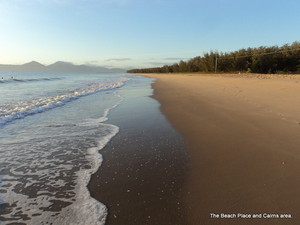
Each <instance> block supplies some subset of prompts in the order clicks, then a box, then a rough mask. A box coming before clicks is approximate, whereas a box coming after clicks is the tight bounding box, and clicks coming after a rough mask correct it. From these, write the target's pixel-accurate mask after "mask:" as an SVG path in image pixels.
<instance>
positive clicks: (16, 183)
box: [0, 71, 151, 225]
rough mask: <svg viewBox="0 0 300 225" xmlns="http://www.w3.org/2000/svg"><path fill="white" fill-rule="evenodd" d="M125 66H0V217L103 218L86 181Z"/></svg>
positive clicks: (35, 220)
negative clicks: (83, 70)
mask: <svg viewBox="0 0 300 225" xmlns="http://www.w3.org/2000/svg"><path fill="white" fill-rule="evenodd" d="M135 79H144V80H145V82H146V83H147V84H148V85H150V83H151V81H150V80H147V78H137V77H134V76H130V75H126V74H76V73H48V72H47V73H41V72H7V71H0V222H1V224H11V223H12V224H14V223H17V224H69V225H70V224H104V223H105V219H106V216H107V209H106V206H105V205H103V204H102V203H101V202H98V201H96V200H95V199H93V198H92V197H91V196H90V193H89V191H88V189H87V184H88V182H89V180H90V176H91V174H93V173H94V172H95V171H96V170H97V169H98V168H99V166H100V165H101V163H102V156H101V154H100V153H99V150H101V149H102V148H103V147H104V146H105V145H106V144H107V143H108V142H109V141H110V140H111V138H112V137H114V136H115V135H116V134H117V133H118V131H119V127H117V126H115V125H113V124H111V123H108V122H107V120H108V118H109V112H110V111H111V110H114V109H115V108H116V107H117V106H118V105H119V104H122V101H123V96H122V95H121V94H120V93H119V92H120V91H119V90H120V88H123V87H125V86H126V85H130V83H132V82H135Z"/></svg>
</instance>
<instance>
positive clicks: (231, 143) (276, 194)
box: [145, 74, 300, 225]
mask: <svg viewBox="0 0 300 225" xmlns="http://www.w3.org/2000/svg"><path fill="white" fill-rule="evenodd" d="M145 76H149V77H154V78H157V81H156V82H155V84H154V85H153V87H154V98H155V99H157V100H158V101H159V102H160V103H161V104H162V106H161V110H162V112H163V113H164V114H165V115H166V116H167V118H168V120H169V121H170V122H171V123H172V124H173V125H174V127H175V128H176V129H177V130H178V131H179V133H180V134H181V135H182V136H183V138H184V139H185V141H186V145H187V148H188V149H187V151H188V154H189V156H190V162H189V170H188V173H187V174H186V180H185V184H184V191H183V193H185V194H183V195H181V197H180V198H182V199H181V200H182V201H183V202H184V213H185V215H186V217H187V223H182V224H193V225H198V224H203V225H206V224H239V225H241V224H247V225H249V224H255V225H256V224H265V225H266V224H272V225H275V224H280V225H285V224H297V223H299V220H300V215H299V209H300V126H299V124H300V113H299V112H300V104H299V102H300V76H299V75H290V76H285V75H283V76H276V75H252V74H250V75H248V74H245V75H243V74H241V75H237V74H219V75H205V74H197V75H195V74H184V75H182V74H147V75H145ZM187 193H188V194H187ZM211 213H215V214H219V215H220V214H221V213H224V214H235V215H237V214H238V213H244V214H251V215H252V214H258V216H260V215H261V216H262V217H264V216H268V215H267V214H274V215H272V216H270V217H276V215H279V216H280V214H291V216H292V219H283V218H279V219H278V218H256V219H254V218H250V219H241V218H239V219H238V218H232V219H229V218H227V219H224V218H223V219H221V218H211ZM220 216H221V215H220ZM157 224H159V223H157ZM161 225H163V224H161Z"/></svg>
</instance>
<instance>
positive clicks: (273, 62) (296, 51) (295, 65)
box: [127, 42, 300, 73]
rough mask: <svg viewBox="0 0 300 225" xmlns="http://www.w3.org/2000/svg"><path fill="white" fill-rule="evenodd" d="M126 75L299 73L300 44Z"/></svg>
mask: <svg viewBox="0 0 300 225" xmlns="http://www.w3.org/2000/svg"><path fill="white" fill-rule="evenodd" d="M127 72H129V73H178V72H179V73H184V72H205V73H209V72H248V73H300V42H294V43H292V44H290V45H288V44H286V45H283V46H281V47H278V46H272V47H263V46H262V47H259V48H247V49H240V50H238V51H234V52H229V53H222V52H218V51H211V52H210V53H205V54H204V55H203V56H198V57H195V58H192V59H190V60H188V61H180V62H179V63H175V64H173V65H165V66H163V67H155V68H145V69H133V70H128V71H127Z"/></svg>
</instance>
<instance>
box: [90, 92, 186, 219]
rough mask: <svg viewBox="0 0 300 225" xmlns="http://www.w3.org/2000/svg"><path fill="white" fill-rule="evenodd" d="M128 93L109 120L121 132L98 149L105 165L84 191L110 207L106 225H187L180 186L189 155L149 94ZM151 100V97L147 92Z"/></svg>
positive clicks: (183, 178) (183, 179) (182, 182)
mask: <svg viewBox="0 0 300 225" xmlns="http://www.w3.org/2000/svg"><path fill="white" fill-rule="evenodd" d="M135 92H136V90H131V89H129V91H128V92H127V91H126V90H125V91H123V93H122V95H125V96H126V98H125V102H123V103H122V104H121V105H120V106H118V107H117V108H116V109H114V110H112V111H111V113H110V115H109V119H110V120H109V121H108V123H112V124H114V125H117V126H118V127H120V131H119V133H118V134H117V135H116V136H115V137H114V138H113V139H112V140H111V141H110V142H109V143H108V145H107V146H106V147H105V148H104V149H103V150H101V154H102V155H103V164H102V165H101V167H100V168H99V170H98V171H97V172H96V173H95V174H94V175H93V176H92V178H91V182H90V184H89V186H88V188H89V190H90V192H91V195H92V196H93V197H94V198H96V199H97V200H99V201H100V202H102V203H104V204H105V205H106V206H107V207H108V217H107V221H106V224H108V225H141V224H143V225H154V224H161V225H181V224H187V218H186V215H185V213H184V211H183V205H184V204H183V198H182V197H181V196H182V194H184V192H183V188H182V187H183V184H184V183H185V179H186V172H187V161H188V158H187V154H186V150H185V148H184V143H183V139H182V138H181V137H180V135H179V134H178V133H177V132H176V131H175V129H174V128H172V127H171V125H170V124H169V122H168V121H167V120H166V119H165V117H164V116H163V115H162V114H161V112H160V110H159V103H158V102H157V101H156V100H154V99H152V98H150V97H149V94H144V93H138V94H135ZM150 95H151V93H150Z"/></svg>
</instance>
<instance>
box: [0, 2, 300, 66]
mask: <svg viewBox="0 0 300 225" xmlns="http://www.w3.org/2000/svg"><path fill="white" fill-rule="evenodd" d="M299 12H300V1H299V0H284V1H283V0H0V64H23V63H26V62H29V61H32V60H35V61H38V62H40V63H42V64H45V65H49V64H51V63H54V62H55V61H66V62H73V63H75V64H92V65H99V66H106V67H119V68H144V67H156V66H162V65H164V64H173V63H175V62H178V61H179V60H188V59H190V58H193V57H196V56H201V55H203V54H204V53H205V52H209V51H212V50H213V51H215V50H217V51H222V52H229V51H235V50H238V49H241V48H247V47H259V46H273V45H278V46H280V45H283V44H290V43H292V42H294V41H300V29H299V27H300V13H299Z"/></svg>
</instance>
